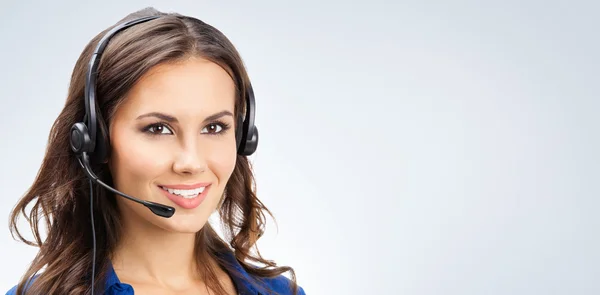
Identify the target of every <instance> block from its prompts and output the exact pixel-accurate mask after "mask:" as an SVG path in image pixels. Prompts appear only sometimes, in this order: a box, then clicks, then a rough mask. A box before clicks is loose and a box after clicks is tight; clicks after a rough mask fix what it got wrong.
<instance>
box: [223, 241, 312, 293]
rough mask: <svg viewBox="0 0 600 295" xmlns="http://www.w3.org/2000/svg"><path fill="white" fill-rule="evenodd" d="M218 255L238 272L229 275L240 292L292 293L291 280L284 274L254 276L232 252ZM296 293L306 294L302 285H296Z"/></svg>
mask: <svg viewBox="0 0 600 295" xmlns="http://www.w3.org/2000/svg"><path fill="white" fill-rule="evenodd" d="M218 255H219V256H221V257H222V258H224V259H225V260H226V261H227V262H229V263H230V266H233V268H234V269H235V270H236V271H237V272H238V273H237V274H230V275H233V276H232V277H231V278H232V279H233V281H234V284H235V285H236V286H237V288H238V290H239V291H240V293H241V294H261V293H262V291H266V292H267V293H271V292H274V293H275V294H278V295H293V294H294V292H293V291H294V290H293V289H292V281H291V280H290V279H289V278H287V277H286V276H284V275H278V276H275V277H272V278H265V277H261V278H257V277H256V276H253V275H250V274H249V273H248V272H247V271H246V270H245V269H244V267H242V265H241V264H240V262H239V261H238V260H237V259H236V257H235V255H234V254H233V253H232V252H228V251H225V252H224V253H219V254H218ZM265 289H266V290H265ZM296 295H306V293H305V291H304V289H303V288H302V287H300V286H298V292H297V293H296Z"/></svg>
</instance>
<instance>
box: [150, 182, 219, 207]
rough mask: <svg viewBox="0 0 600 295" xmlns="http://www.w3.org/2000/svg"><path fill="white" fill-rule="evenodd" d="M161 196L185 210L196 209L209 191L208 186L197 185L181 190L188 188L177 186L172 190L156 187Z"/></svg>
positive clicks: (171, 188) (165, 187)
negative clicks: (161, 193)
mask: <svg viewBox="0 0 600 295" xmlns="http://www.w3.org/2000/svg"><path fill="white" fill-rule="evenodd" d="M158 187H159V188H160V190H161V191H162V192H163V194H164V195H165V196H166V197H167V198H168V199H169V200H171V201H172V202H173V203H175V204H177V205H179V206H180V207H182V208H185V209H193V208H196V207H198V206H199V205H200V203H202V201H203V200H204V199H205V198H206V195H207V194H208V191H209V189H210V184H205V185H199V186H198V185H197V186H195V188H181V187H189V186H177V187H178V188H173V187H171V186H169V187H167V186H162V185H159V186H158Z"/></svg>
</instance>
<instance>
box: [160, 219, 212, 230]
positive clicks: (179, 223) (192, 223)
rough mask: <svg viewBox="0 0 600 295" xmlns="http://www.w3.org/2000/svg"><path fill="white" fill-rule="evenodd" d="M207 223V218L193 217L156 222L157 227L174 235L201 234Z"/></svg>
mask: <svg viewBox="0 0 600 295" xmlns="http://www.w3.org/2000/svg"><path fill="white" fill-rule="evenodd" d="M206 222H207V218H198V217H193V216H173V217H171V218H168V219H164V218H163V220H154V222H153V223H154V224H155V225H156V226H159V227H161V228H162V229H164V230H166V231H169V232H172V233H182V234H194V233H197V232H199V231H200V230H201V229H202V228H203V227H204V225H205V224H206Z"/></svg>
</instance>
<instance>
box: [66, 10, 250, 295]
mask: <svg viewBox="0 0 600 295" xmlns="http://www.w3.org/2000/svg"><path fill="white" fill-rule="evenodd" d="M160 17H161V16H158V15H155V16H146V17H141V18H137V19H133V20H130V21H127V22H124V23H121V24H118V25H116V26H115V27H114V28H112V29H111V30H110V31H108V32H107V33H106V34H105V35H104V36H103V37H102V39H100V41H99V42H98V45H97V46H96V49H95V50H94V53H93V54H92V57H91V59H90V61H89V64H88V70H87V73H86V80H85V90H84V96H83V99H84V102H85V116H84V117H83V121H82V122H77V123H75V124H73V126H72V127H71V135H70V145H71V150H72V151H73V152H74V153H75V155H76V157H77V160H78V162H79V165H80V166H81V167H82V168H83V171H84V172H85V174H86V176H87V177H88V178H89V184H90V215H91V224H92V236H93V247H94V248H93V261H92V287H91V288H92V295H94V276H95V265H96V233H95V228H94V201H93V200H94V195H93V187H92V182H94V183H96V184H99V185H101V186H102V187H104V188H106V189H108V190H109V191H111V192H113V193H115V194H117V195H119V196H122V197H124V198H126V199H128V200H131V201H133V202H136V203H139V204H142V205H144V206H146V207H147V208H148V209H150V211H152V212H153V213H154V214H156V215H158V216H161V217H164V218H169V217H171V216H173V214H175V208H173V207H171V206H167V205H163V204H159V203H154V202H149V201H144V200H140V199H138V198H135V197H132V196H129V195H127V194H125V193H123V192H120V191H118V190H116V189H114V188H112V187H111V186H109V185H107V184H106V183H104V182H103V181H101V180H100V179H99V178H98V176H96V174H95V173H94V172H93V171H92V168H91V163H95V164H98V163H106V162H107V161H108V155H109V151H110V141H109V136H108V130H107V128H106V124H105V122H104V121H103V119H102V117H101V115H100V113H99V112H98V110H97V109H98V105H97V100H96V81H97V77H98V66H99V64H100V59H101V58H102V54H103V52H104V49H105V48H106V46H107V45H108V43H109V41H110V40H111V38H113V37H114V36H115V35H116V34H117V33H119V32H121V31H123V30H125V29H127V28H129V27H132V26H135V25H137V24H140V23H145V22H147V21H151V20H154V19H157V18H160ZM244 96H245V100H246V112H245V116H244V117H243V118H242V116H239V117H238V118H237V122H236V130H235V138H236V147H237V154H238V155H242V156H249V155H252V154H253V153H254V152H255V151H256V148H257V146H258V129H257V128H256V126H255V125H254V116H255V108H256V105H255V101H254V91H253V89H252V85H251V84H250V83H249V84H248V86H247V87H246V91H245V93H244Z"/></svg>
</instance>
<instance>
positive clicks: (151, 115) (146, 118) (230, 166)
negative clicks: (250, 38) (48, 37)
mask: <svg viewBox="0 0 600 295" xmlns="http://www.w3.org/2000/svg"><path fill="white" fill-rule="evenodd" d="M109 41H110V42H109ZM253 116H254V99H253V93H252V88H251V86H250V82H249V78H248V76H247V73H246V71H245V69H244V66H243V63H242V60H241V58H240V56H239V54H238V53H237V51H236V49H235V48H234V46H233V45H232V44H231V43H230V41H229V40H228V39H227V38H226V37H225V36H224V35H223V34H222V33H221V32H219V31H218V30H217V29H215V28H213V27H212V26H210V25H208V24H205V23H203V22H202V21H200V20H197V19H195V18H191V17H186V16H182V15H179V14H174V13H169V14H167V13H162V12H159V11H157V10H155V9H153V8H147V9H144V10H141V11H138V12H136V13H133V14H131V15H129V16H128V17H126V18H125V19H124V20H122V21H120V22H119V23H118V24H117V25H115V26H114V27H112V28H111V30H110V31H109V30H106V31H105V32H102V33H101V34H99V35H98V36H96V37H95V38H94V39H93V40H92V41H91V42H90V43H89V44H88V45H87V47H86V48H85V49H84V51H83V53H82V54H81V56H80V57H79V59H78V61H77V63H76V65H75V69H74V72H73V75H72V77H71V84H70V88H69V93H68V97H67V101H66V104H65V106H64V109H63V110H62V112H61V113H60V115H59V117H58V118H57V120H56V122H55V123H54V125H53V127H52V130H51V133H50V137H49V143H48V149H47V152H46V155H45V158H44V160H43V163H42V166H41V169H40V171H39V174H38V175H37V178H36V179H35V182H34V183H33V185H32V187H31V188H30V189H29V190H28V192H27V193H26V194H25V196H24V197H23V198H22V199H21V200H20V201H19V203H18V204H17V206H16V207H15V208H14V211H13V212H12V215H11V230H12V232H13V234H16V235H17V236H18V237H19V239H21V240H22V241H24V242H26V243H28V244H30V245H35V246H38V247H39V248H40V250H39V253H38V255H37V256H36V257H35V259H34V261H33V263H32V264H31V267H30V268H29V269H28V270H27V272H26V273H25V274H24V276H23V279H22V281H21V282H19V284H17V285H15V287H14V288H12V289H11V290H10V291H9V292H8V294H25V293H23V292H24V291H25V290H26V291H27V294H60V295H63V294H78V295H79V294H90V293H93V294H115V295H116V294H122V295H124V294H134V293H133V292H134V290H135V292H136V294H304V291H303V289H302V288H301V287H299V286H297V285H296V282H295V275H294V271H293V269H292V268H290V267H282V266H276V264H275V263H273V262H271V261H268V260H265V259H263V258H262V257H261V256H260V254H254V253H259V252H258V251H257V249H254V247H255V243H256V241H257V240H258V238H259V237H260V236H261V234H262V232H263V225H264V218H265V215H264V213H268V214H270V212H269V211H268V209H267V208H266V207H265V206H264V205H263V204H262V203H261V202H260V201H259V199H258V198H257V197H256V195H255V192H254V188H253V184H254V179H253V175H252V171H251V167H250V163H249V162H248V160H247V158H246V156H247V155H249V154H252V153H253V152H254V149H255V148H256V144H257V140H258V134H257V130H256V129H255V128H254V123H253V121H254V118H253ZM32 203H33V204H32ZM30 205H32V207H31V212H30V213H29V214H26V213H25V212H26V207H28V206H30ZM213 212H217V213H218V216H219V217H220V218H221V222H222V224H224V225H226V229H227V235H228V238H227V239H221V238H220V237H219V236H218V235H217V233H216V232H215V231H214V230H213V229H212V227H211V224H210V223H208V219H209V216H210V215H211V214H212V213H213ZM20 213H23V214H24V215H25V217H26V218H27V219H28V221H29V222H30V225H31V229H32V231H33V234H34V237H35V241H28V240H26V239H25V238H23V236H22V235H21V234H20V232H19V231H18V229H17V227H16V223H17V217H18V215H19V214H20ZM40 217H43V218H42V219H43V221H44V222H45V223H46V225H47V231H46V233H47V238H46V239H45V240H42V238H41V237H40V232H39V227H40V226H42V224H40V222H41V221H42V220H41V219H40ZM91 220H94V222H93V223H92V222H91ZM255 250H256V251H255ZM250 262H254V263H258V264H262V265H261V266H258V265H255V264H250ZM43 267H45V269H44V270H43V271H41V270H42V268H43ZM285 272H289V273H290V277H291V279H288V278H286V277H285V276H284V275H283V273H285Z"/></svg>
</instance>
